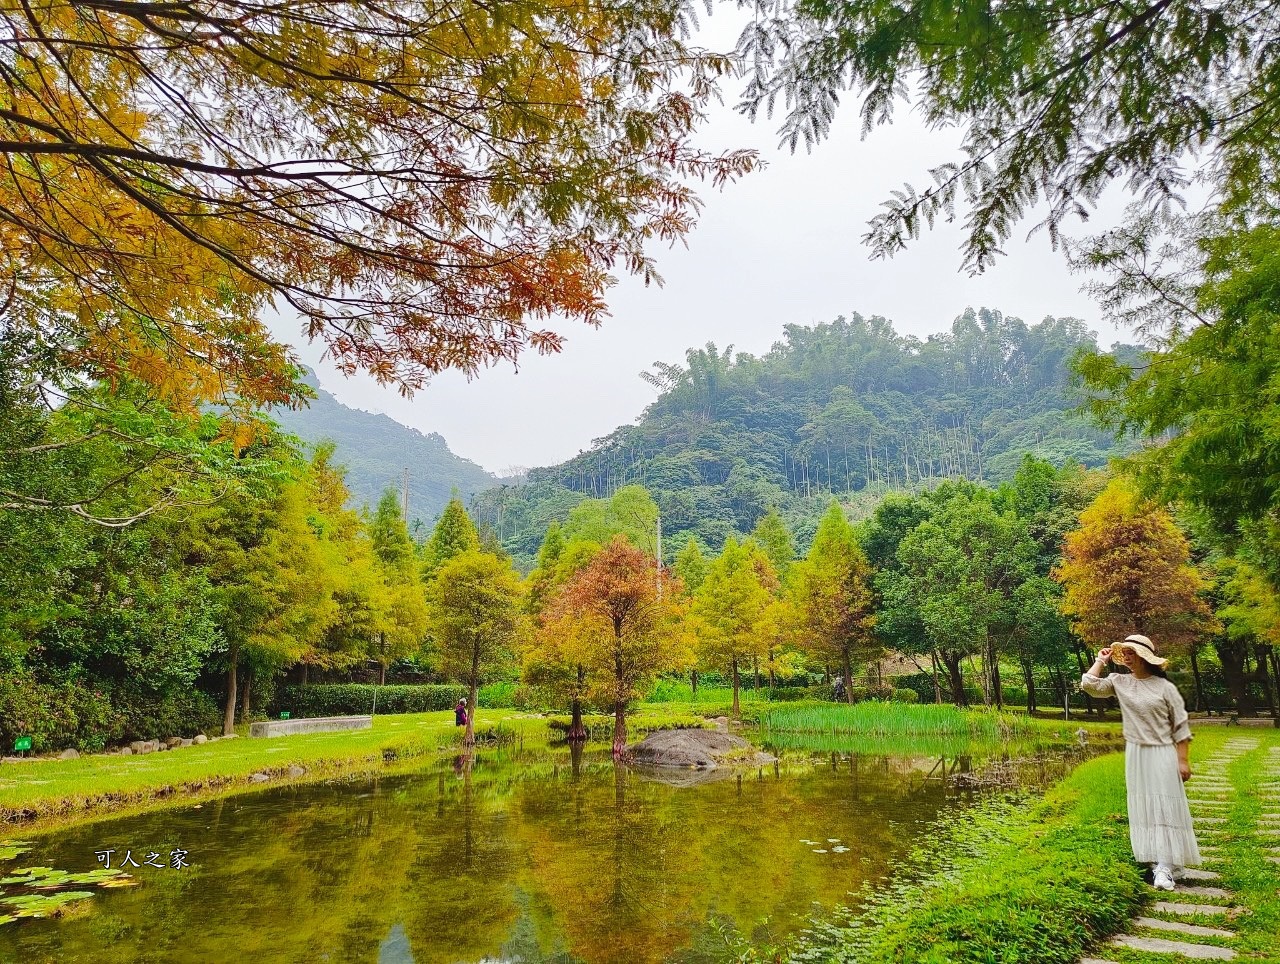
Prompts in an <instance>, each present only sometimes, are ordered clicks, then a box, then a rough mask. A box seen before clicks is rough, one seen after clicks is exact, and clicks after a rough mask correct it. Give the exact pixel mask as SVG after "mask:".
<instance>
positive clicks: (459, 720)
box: [453, 700, 467, 726]
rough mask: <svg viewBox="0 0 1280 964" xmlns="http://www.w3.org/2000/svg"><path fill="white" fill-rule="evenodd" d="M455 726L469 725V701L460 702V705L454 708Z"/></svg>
mask: <svg viewBox="0 0 1280 964" xmlns="http://www.w3.org/2000/svg"><path fill="white" fill-rule="evenodd" d="M453 725H454V726H466V725H467V701H466V700H458V705H457V706H455V707H454V708H453Z"/></svg>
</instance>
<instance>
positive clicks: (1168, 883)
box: [1151, 867, 1173, 890]
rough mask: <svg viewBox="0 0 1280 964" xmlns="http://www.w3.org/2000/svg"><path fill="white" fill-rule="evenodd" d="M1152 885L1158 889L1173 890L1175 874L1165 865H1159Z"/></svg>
mask: <svg viewBox="0 0 1280 964" xmlns="http://www.w3.org/2000/svg"><path fill="white" fill-rule="evenodd" d="M1151 886H1152V887H1154V888H1155V889H1156V890H1173V874H1171V873H1169V871H1168V869H1167V868H1165V867H1157V868H1156V872H1155V877H1154V879H1153V880H1152V881H1151Z"/></svg>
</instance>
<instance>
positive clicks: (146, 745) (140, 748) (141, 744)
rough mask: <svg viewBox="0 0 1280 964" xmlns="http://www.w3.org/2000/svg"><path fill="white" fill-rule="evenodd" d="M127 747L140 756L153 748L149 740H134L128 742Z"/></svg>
mask: <svg viewBox="0 0 1280 964" xmlns="http://www.w3.org/2000/svg"><path fill="white" fill-rule="evenodd" d="M129 749H130V750H132V751H133V752H134V753H136V754H138V755H139V756H141V755H142V754H143V753H150V752H151V751H152V750H153V749H155V748H154V747H153V746H152V745H151V741H150V740H134V741H133V742H132V743H130V744H129Z"/></svg>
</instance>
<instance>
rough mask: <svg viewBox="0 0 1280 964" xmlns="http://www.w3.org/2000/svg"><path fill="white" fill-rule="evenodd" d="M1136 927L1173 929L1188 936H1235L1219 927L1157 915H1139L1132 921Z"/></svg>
mask: <svg viewBox="0 0 1280 964" xmlns="http://www.w3.org/2000/svg"><path fill="white" fill-rule="evenodd" d="M1133 923H1134V926H1136V927H1150V928H1151V929H1152V930H1153V931H1174V932H1176V933H1178V934H1187V935H1188V936H1190V937H1235V936H1236V935H1235V931H1224V930H1223V929H1222V928H1221V927H1203V926H1201V925H1199V924H1184V923H1182V921H1180V920H1160V919H1159V918H1158V917H1139V918H1138V919H1137V920H1135V921H1134V922H1133Z"/></svg>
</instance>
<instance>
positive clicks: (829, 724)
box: [760, 702, 1035, 740]
mask: <svg viewBox="0 0 1280 964" xmlns="http://www.w3.org/2000/svg"><path fill="white" fill-rule="evenodd" d="M760 725H761V728H762V729H763V730H764V732H765V733H766V734H774V733H818V734H823V733H829V734H849V735H859V736H867V735H870V736H898V735H926V734H927V735H930V736H958V737H976V738H980V739H985V740H999V739H1007V738H1010V737H1017V736H1022V735H1025V734H1027V733H1029V732H1030V731H1031V730H1032V729H1033V728H1034V726H1035V724H1034V723H1033V721H1031V720H1030V719H1029V718H1028V717H1027V716H1025V715H1022V714H1016V713H1007V712H998V711H995V710H978V709H974V710H961V709H957V708H956V707H954V706H945V705H928V704H925V705H918V706H913V705H910V704H903V703H880V702H868V703H855V704H853V705H852V706H850V705H845V704H836V703H828V704H820V703H799V704H787V705H783V706H771V707H769V709H767V710H765V711H764V712H762V713H761V714H760Z"/></svg>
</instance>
